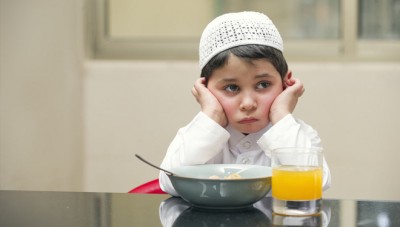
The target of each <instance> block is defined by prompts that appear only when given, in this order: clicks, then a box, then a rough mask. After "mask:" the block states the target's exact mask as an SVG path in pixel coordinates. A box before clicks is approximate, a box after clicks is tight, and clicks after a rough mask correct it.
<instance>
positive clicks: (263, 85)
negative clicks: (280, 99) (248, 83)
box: [256, 81, 271, 89]
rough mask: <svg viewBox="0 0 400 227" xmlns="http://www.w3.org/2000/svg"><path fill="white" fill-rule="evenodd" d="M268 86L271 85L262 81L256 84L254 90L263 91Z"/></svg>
mask: <svg viewBox="0 0 400 227" xmlns="http://www.w3.org/2000/svg"><path fill="white" fill-rule="evenodd" d="M270 85H271V83H269V82H267V81H262V82H260V83H258V84H257V86H256V88H257V89H265V88H267V87H269V86H270Z"/></svg>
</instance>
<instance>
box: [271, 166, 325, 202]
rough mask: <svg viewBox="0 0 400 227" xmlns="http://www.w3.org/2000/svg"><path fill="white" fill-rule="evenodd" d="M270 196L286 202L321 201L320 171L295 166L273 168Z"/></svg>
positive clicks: (313, 168)
mask: <svg viewBox="0 0 400 227" xmlns="http://www.w3.org/2000/svg"><path fill="white" fill-rule="evenodd" d="M272 196H273V197H274V198H275V199H279V200H286V201H287V200H290V201H299V200H300V201H301V200H317V199H321V198H322V169H321V168H320V167H296V166H280V167H277V168H273V169H272Z"/></svg>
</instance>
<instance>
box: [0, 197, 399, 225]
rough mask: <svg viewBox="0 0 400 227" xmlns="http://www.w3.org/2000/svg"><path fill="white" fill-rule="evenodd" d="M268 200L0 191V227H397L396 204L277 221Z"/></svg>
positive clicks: (355, 203)
mask: <svg viewBox="0 0 400 227" xmlns="http://www.w3.org/2000/svg"><path fill="white" fill-rule="evenodd" d="M270 207H271V199H270V198H265V199H263V200H262V201H260V202H258V203H257V204H255V206H254V207H252V208H248V209H243V210H239V211H210V210H198V209H195V208H192V207H190V206H189V205H188V204H187V203H186V202H185V201H183V200H182V199H180V198H174V197H170V196H168V195H150V194H124V193H88V192H37V191H0V225H1V226H3V227H14V226H15V227H21V226H30V227H35V226H40V227H50V226H58V227H62V226H71V227H72V226H73V227H81V226H82V227H83V226H85V227H90V226H93V227H119V226H132V227H133V226H146V227H147V226H189V227H191V226H218V227H220V226H221V227H222V226H241V227H245V226H252V227H255V226H281V225H282V224H283V225H284V226H301V225H307V226H400V201H360V200H335V199H324V201H323V212H322V213H321V214H320V215H317V216H311V217H283V216H277V215H273V214H272V213H271V211H270Z"/></svg>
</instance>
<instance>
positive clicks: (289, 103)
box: [269, 73, 305, 124]
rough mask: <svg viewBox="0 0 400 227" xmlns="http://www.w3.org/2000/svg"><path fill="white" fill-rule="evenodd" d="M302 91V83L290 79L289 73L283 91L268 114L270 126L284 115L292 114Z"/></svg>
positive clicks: (295, 79)
mask: <svg viewBox="0 0 400 227" xmlns="http://www.w3.org/2000/svg"><path fill="white" fill-rule="evenodd" d="M304 90H305V89H304V86H303V83H302V82H301V81H300V80H299V79H297V78H294V77H292V76H291V73H289V75H288V77H287V78H286V79H285V80H284V90H283V91H282V93H281V94H279V95H278V96H277V97H276V98H275V100H274V102H273V103H272V106H271V109H270V112H269V119H270V121H271V123H272V124H275V123H277V122H278V121H279V120H281V119H282V118H284V117H285V116H286V115H288V114H290V113H292V112H293V110H294V108H295V107H296V104H297V101H298V99H299V97H300V96H301V95H302V94H303V93H304Z"/></svg>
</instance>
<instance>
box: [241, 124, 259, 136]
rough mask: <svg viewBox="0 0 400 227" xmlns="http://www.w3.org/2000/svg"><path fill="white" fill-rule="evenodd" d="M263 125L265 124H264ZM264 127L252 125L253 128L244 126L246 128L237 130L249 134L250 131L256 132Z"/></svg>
mask: <svg viewBox="0 0 400 227" xmlns="http://www.w3.org/2000/svg"><path fill="white" fill-rule="evenodd" d="M264 127H265V126H264ZM264 127H253V128H246V129H243V128H241V129H239V130H238V131H240V132H241V133H243V134H251V133H256V132H259V131H260V130H261V129H263V128H264Z"/></svg>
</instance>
